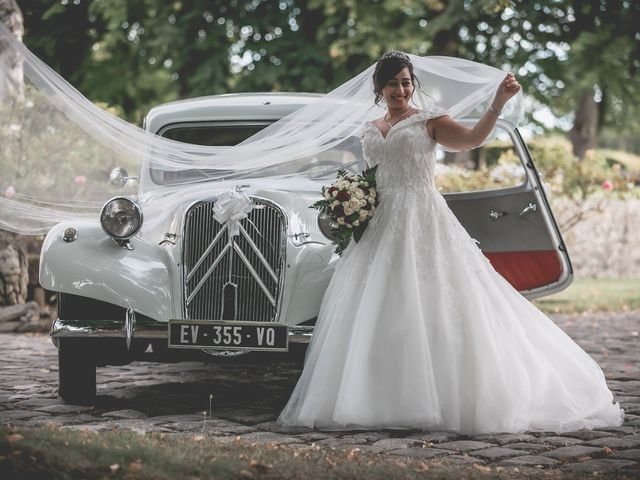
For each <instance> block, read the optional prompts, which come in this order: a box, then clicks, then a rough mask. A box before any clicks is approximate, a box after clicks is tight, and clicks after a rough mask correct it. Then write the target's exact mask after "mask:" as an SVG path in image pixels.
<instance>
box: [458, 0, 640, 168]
mask: <svg viewBox="0 0 640 480" xmlns="http://www.w3.org/2000/svg"><path fill="white" fill-rule="evenodd" d="M638 25H640V3H638V2H629V1H625V0H577V1H576V0H571V1H569V0H557V1H554V2H544V1H533V2H518V3H517V4H515V5H513V6H512V7H509V8H505V9H504V10H503V11H502V12H501V13H500V15H498V16H496V17H494V18H492V19H488V20H484V21H483V22H481V23H479V24H478V25H477V26H475V27H473V26H469V27H467V28H465V29H463V30H462V31H461V35H460V37H461V39H462V41H463V42H464V43H465V44H466V45H467V47H468V48H469V50H474V51H475V52H476V59H477V60H478V61H481V62H483V61H486V62H488V63H493V64H495V65H510V66H512V68H517V70H516V72H517V74H518V75H519V78H520V80H521V81H522V83H523V85H524V86H525V92H526V93H527V94H529V95H532V96H533V97H535V98H536V99H537V100H539V101H540V102H542V103H543V104H545V105H548V106H549V107H550V108H551V109H552V110H553V112H554V113H555V114H556V115H558V116H564V115H568V114H571V115H572V116H573V128H572V129H571V132H570V133H569V138H570V139H571V141H572V144H573V150H574V153H575V154H576V155H577V156H578V157H579V158H583V157H584V155H585V152H586V151H587V150H588V149H589V148H593V147H595V145H596V142H597V135H598V133H599V132H600V131H601V129H602V128H603V127H607V126H611V127H613V128H616V129H617V130H618V131H625V130H626V131H630V130H631V129H633V128H637V126H638V122H637V121H636V120H633V119H634V118H637V117H638V113H640V112H638V104H639V103H640V78H639V76H638V74H637V73H638V69H639V68H640V42H639V40H640V29H639V28H638Z"/></svg>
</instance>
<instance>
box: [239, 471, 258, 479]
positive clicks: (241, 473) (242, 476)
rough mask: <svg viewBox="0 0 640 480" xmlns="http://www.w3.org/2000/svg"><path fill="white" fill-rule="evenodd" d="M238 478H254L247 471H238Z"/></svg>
mask: <svg viewBox="0 0 640 480" xmlns="http://www.w3.org/2000/svg"><path fill="white" fill-rule="evenodd" d="M239 473H240V478H256V476H255V475H254V474H253V473H251V472H250V471H249V470H240V472H239Z"/></svg>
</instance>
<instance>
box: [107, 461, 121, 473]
mask: <svg viewBox="0 0 640 480" xmlns="http://www.w3.org/2000/svg"><path fill="white" fill-rule="evenodd" d="M109 470H111V473H116V472H117V471H118V470H120V465H118V464H117V463H114V464H113V465H109Z"/></svg>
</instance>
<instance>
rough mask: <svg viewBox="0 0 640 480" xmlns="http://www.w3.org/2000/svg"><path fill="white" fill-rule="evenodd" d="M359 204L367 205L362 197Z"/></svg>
mask: <svg viewBox="0 0 640 480" xmlns="http://www.w3.org/2000/svg"><path fill="white" fill-rule="evenodd" d="M360 206H361V207H366V206H367V201H366V200H365V199H364V198H363V199H361V200H360Z"/></svg>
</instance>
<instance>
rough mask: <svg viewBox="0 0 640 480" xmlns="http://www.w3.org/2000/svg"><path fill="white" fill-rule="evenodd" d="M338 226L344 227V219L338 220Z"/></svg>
mask: <svg viewBox="0 0 640 480" xmlns="http://www.w3.org/2000/svg"><path fill="white" fill-rule="evenodd" d="M338 225H344V217H340V218H338Z"/></svg>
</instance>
